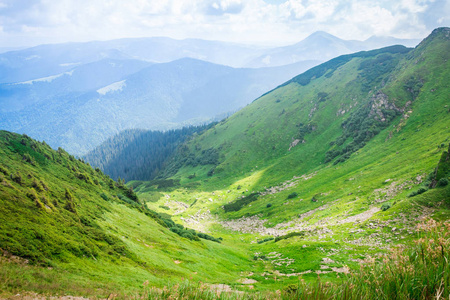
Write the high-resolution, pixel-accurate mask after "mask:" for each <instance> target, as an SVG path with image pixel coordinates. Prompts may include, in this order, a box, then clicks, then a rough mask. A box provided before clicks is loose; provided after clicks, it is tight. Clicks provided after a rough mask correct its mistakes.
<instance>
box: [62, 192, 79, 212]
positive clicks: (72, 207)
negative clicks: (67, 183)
mask: <svg viewBox="0 0 450 300" xmlns="http://www.w3.org/2000/svg"><path fill="white" fill-rule="evenodd" d="M65 197H66V200H67V203H66V205H65V206H64V208H65V209H67V210H68V211H70V212H73V213H74V214H76V213H77V210H76V208H75V203H74V200H75V197H74V196H73V195H72V193H71V192H70V191H69V190H68V189H66V193H65Z"/></svg>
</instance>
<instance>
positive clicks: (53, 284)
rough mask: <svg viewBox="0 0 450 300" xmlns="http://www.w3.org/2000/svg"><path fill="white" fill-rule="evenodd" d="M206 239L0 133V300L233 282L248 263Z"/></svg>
mask: <svg viewBox="0 0 450 300" xmlns="http://www.w3.org/2000/svg"><path fill="white" fill-rule="evenodd" d="M177 233H178V234H177ZM208 239H211V240H214V238H212V237H211V236H208V235H205V234H201V233H198V232H194V231H192V230H186V229H185V228H183V227H182V226H180V225H176V224H174V223H173V222H172V221H171V220H170V218H169V217H168V216H163V215H158V214H156V213H155V212H152V211H150V210H148V209H146V208H145V207H144V206H142V204H141V202H140V200H139V199H138V198H137V197H136V195H135V194H134V192H133V191H132V190H130V189H129V188H127V187H125V186H123V184H122V183H121V182H114V181H113V180H111V179H110V178H109V177H108V176H106V175H104V174H103V173H102V172H101V171H100V170H99V169H96V170H94V169H92V168H91V167H90V166H89V165H88V164H85V163H84V162H82V161H80V160H77V159H75V158H74V157H73V156H71V155H69V154H68V153H67V152H65V151H64V150H62V149H58V151H54V150H52V149H51V148H50V147H49V146H48V145H47V144H45V143H41V142H37V141H35V140H33V139H31V138H29V137H27V136H25V135H18V134H14V133H9V132H6V131H0V249H1V251H2V252H3V256H0V266H1V267H0V290H1V291H2V292H3V293H6V294H0V295H1V296H5V295H6V296H7V295H8V293H17V292H23V291H27V290H28V291H34V292H38V293H49V292H51V293H53V294H55V293H60V294H64V293H76V294H78V295H90V296H95V295H98V296H103V297H104V296H107V295H108V294H110V293H112V292H120V293H121V294H126V293H128V294H129V295H130V294H131V293H137V292H139V291H141V289H142V284H143V282H145V281H149V282H150V283H151V284H152V285H156V286H157V285H164V284H167V281H168V280H170V281H173V282H176V281H180V280H182V278H191V279H195V280H202V281H208V282H215V281H216V280H217V279H218V278H220V280H221V282H227V281H228V282H230V281H231V282H234V281H235V278H239V272H240V271H241V268H242V267H243V266H245V265H247V264H249V263H250V262H251V261H250V260H249V258H248V255H247V254H245V252H242V251H238V250H236V249H235V248H234V246H230V244H229V243H228V242H227V241H223V243H222V244H221V243H220V241H219V240H217V241H216V242H214V241H209V240H208ZM217 257H222V258H223V259H225V261H217V260H216V258H217ZM237 266H239V267H237ZM61 274H63V276H60V275H61Z"/></svg>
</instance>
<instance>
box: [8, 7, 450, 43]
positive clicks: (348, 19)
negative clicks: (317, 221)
mask: <svg viewBox="0 0 450 300" xmlns="http://www.w3.org/2000/svg"><path fill="white" fill-rule="evenodd" d="M441 26H450V0H126V1H125V0H0V47H15V46H29V45H36V44H42V43H57V42H66V41H89V40H107V39H115V38H123V37H145V36H169V37H172V38H177V39H182V38H202V39H210V40H225V41H235V42H244V43H259V44H266V45H269V44H272V45H283V44H290V43H295V42H298V41H300V40H302V39H303V38H305V37H306V36H308V35H309V34H311V33H313V32H315V31H318V30H322V31H326V32H329V33H331V34H334V35H336V36H338V37H340V38H343V39H358V40H363V39H366V38H368V37H370V36H372V35H390V36H395V37H399V38H423V37H425V36H426V35H428V34H429V33H430V32H431V30H433V29H434V28H436V27H441Z"/></svg>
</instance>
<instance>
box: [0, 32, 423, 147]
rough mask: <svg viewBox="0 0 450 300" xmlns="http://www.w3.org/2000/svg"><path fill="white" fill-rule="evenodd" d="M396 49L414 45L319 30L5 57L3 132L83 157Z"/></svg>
mask: <svg viewBox="0 0 450 300" xmlns="http://www.w3.org/2000/svg"><path fill="white" fill-rule="evenodd" d="M397 42H398V43H403V44H407V45H413V44H415V43H416V41H412V40H396V39H392V38H371V39H369V40H367V41H365V42H358V41H344V40H341V39H339V38H337V37H334V36H332V35H329V34H326V33H324V32H317V33H315V34H313V35H311V36H309V37H308V38H306V39H305V40H303V41H302V42H300V43H298V44H295V45H292V46H288V47H281V48H270V49H269V48H262V47H255V46H244V45H238V44H232V43H224V42H217V41H204V40H196V39H187V40H173V39H170V38H141V39H121V40H113V41H105V42H89V43H67V44H56V45H41V46H37V47H33V48H28V49H23V50H18V51H10V52H6V53H2V54H0V128H1V129H5V130H10V131H14V132H20V133H26V134H30V135H32V136H34V137H36V138H38V139H43V140H45V141H47V142H48V143H49V144H50V145H51V146H52V147H55V148H56V147H64V148H65V149H67V150H68V151H69V152H71V153H74V154H79V155H81V154H84V153H86V152H88V151H89V150H92V149H93V148H94V147H95V146H97V145H99V144H100V143H101V142H103V141H104V140H106V139H107V138H108V137H110V136H112V135H114V134H117V133H118V132H120V131H122V130H125V129H133V128H141V129H152V130H166V129H171V128H178V127H181V126H183V125H188V124H201V123H204V122H208V121H210V120H213V119H215V118H216V119H217V118H218V116H225V115H226V114H229V113H230V112H233V111H236V110H237V109H239V108H241V107H243V106H245V105H247V104H249V103H250V102H251V101H253V100H254V99H255V98H257V97H259V96H260V95H262V94H264V93H266V92H267V91H269V90H271V89H273V88H275V87H277V86H278V85H280V84H281V83H283V82H285V81H287V80H289V79H290V78H292V77H294V76H295V75H298V74H300V73H302V72H304V71H306V70H307V69H309V68H311V67H313V66H315V65H317V64H319V63H321V62H322V61H325V60H327V59H329V58H332V57H335V56H337V55H340V54H343V53H349V52H354V51H358V50H367V49H371V48H376V47H380V46H384V45H386V44H391V43H397ZM231 66H233V67H231ZM263 67H265V68H263ZM269 67H270V68H269Z"/></svg>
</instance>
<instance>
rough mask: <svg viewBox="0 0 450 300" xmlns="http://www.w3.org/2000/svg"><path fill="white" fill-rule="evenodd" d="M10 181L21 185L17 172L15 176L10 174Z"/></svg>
mask: <svg viewBox="0 0 450 300" xmlns="http://www.w3.org/2000/svg"><path fill="white" fill-rule="evenodd" d="M11 179H12V181H14V182H16V183H18V184H20V185H22V175H20V173H19V172H16V173H15V174H11Z"/></svg>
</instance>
